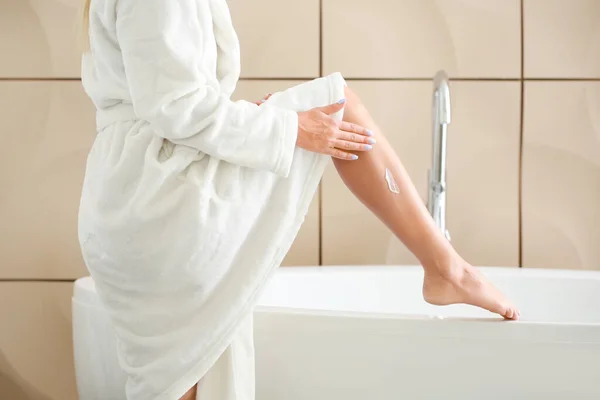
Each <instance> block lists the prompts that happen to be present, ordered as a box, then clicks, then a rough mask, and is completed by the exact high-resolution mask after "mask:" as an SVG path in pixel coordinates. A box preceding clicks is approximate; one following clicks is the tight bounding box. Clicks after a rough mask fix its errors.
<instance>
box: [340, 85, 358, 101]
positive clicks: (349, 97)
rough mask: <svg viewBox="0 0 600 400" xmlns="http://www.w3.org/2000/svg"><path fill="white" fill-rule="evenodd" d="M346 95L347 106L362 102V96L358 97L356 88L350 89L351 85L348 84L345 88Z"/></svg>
mask: <svg viewBox="0 0 600 400" xmlns="http://www.w3.org/2000/svg"><path fill="white" fill-rule="evenodd" d="M344 95H345V96H346V104H347V106H351V105H359V104H361V102H360V97H358V95H357V94H356V92H355V91H354V90H352V89H350V87H349V86H346V87H345V88H344Z"/></svg>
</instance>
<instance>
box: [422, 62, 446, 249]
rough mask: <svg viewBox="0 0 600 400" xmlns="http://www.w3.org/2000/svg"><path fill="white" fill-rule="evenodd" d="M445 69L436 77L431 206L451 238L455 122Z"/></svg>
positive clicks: (434, 83)
mask: <svg viewBox="0 0 600 400" xmlns="http://www.w3.org/2000/svg"><path fill="white" fill-rule="evenodd" d="M448 82H449V81H448V75H447V74H446V72H445V71H438V72H437V73H436V74H435V76H434V78H433V85H434V89H433V160H432V166H431V169H430V170H429V186H428V192H429V193H428V202H427V209H428V210H429V213H430V214H431V216H432V217H433V220H434V222H435V224H436V226H437V227H438V228H439V229H440V230H441V231H442V232H443V233H444V235H445V236H446V238H447V239H448V240H450V234H449V233H448V230H447V229H446V147H447V146H446V143H447V133H448V125H449V124H450V122H451V119H452V118H451V111H450V85H449V83H448Z"/></svg>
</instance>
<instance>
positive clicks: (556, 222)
mask: <svg viewBox="0 0 600 400" xmlns="http://www.w3.org/2000/svg"><path fill="white" fill-rule="evenodd" d="M598 110H600V82H527V83H526V86H525V119H524V132H523V141H524V147H523V183H522V184H523V266H524V267H539V268H576V269H600V247H599V243H600V113H599V112H598Z"/></svg>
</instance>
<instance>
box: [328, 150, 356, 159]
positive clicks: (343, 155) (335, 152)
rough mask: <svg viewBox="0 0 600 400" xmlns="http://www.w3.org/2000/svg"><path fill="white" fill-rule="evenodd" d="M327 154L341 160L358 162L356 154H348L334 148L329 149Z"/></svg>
mask: <svg viewBox="0 0 600 400" xmlns="http://www.w3.org/2000/svg"><path fill="white" fill-rule="evenodd" d="M325 154H327V155H330V156H331V157H333V158H339V159H340V160H348V161H351V160H358V156H357V155H356V154H352V153H348V152H345V151H342V150H339V149H334V148H329V149H327V150H325Z"/></svg>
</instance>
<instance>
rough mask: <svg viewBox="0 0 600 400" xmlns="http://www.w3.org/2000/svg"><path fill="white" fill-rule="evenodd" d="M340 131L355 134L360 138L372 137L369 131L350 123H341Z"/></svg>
mask: <svg viewBox="0 0 600 400" xmlns="http://www.w3.org/2000/svg"><path fill="white" fill-rule="evenodd" d="M340 129H341V130H343V131H346V132H350V133H357V134H359V135H362V136H373V132H371V131H370V130H369V129H367V128H365V127H362V126H360V125H357V124H353V123H351V122H346V121H342V122H341V123H340Z"/></svg>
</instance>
